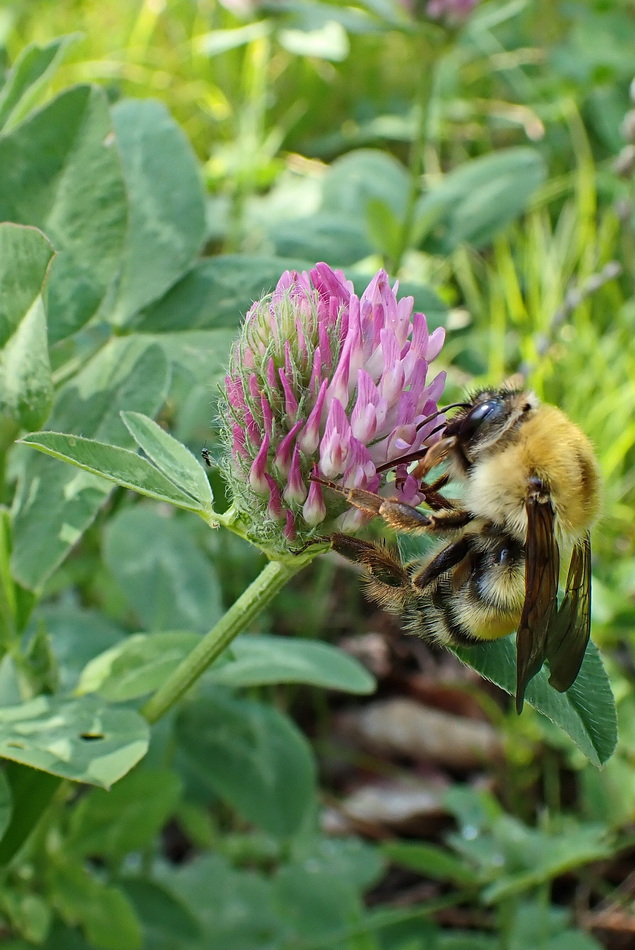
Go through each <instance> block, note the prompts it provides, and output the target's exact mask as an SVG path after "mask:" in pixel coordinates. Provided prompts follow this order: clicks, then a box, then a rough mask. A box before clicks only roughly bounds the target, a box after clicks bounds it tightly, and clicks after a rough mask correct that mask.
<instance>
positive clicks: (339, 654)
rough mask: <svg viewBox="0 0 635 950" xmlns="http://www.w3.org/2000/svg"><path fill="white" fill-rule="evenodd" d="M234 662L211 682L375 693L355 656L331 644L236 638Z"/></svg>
mask: <svg viewBox="0 0 635 950" xmlns="http://www.w3.org/2000/svg"><path fill="white" fill-rule="evenodd" d="M231 653H232V654H233V659H232V660H230V661H229V662H227V663H222V664H219V665H218V666H216V667H212V669H211V670H209V672H208V673H207V674H206V675H207V677H208V679H211V680H213V681H214V682H215V683H220V684H222V685H224V686H233V687H246V686H262V685H265V684H268V683H307V684H309V685H311V686H321V687H323V688H324V689H341V690H343V691H344V692H347V693H361V694H367V693H372V692H373V690H374V689H375V686H376V683H375V679H374V677H373V676H371V674H370V673H369V672H368V671H367V670H366V669H365V668H364V667H363V666H362V665H361V663H359V662H358V661H357V660H355V659H354V658H353V657H351V656H349V655H348V654H347V653H344V651H343V650H339V649H338V648H337V647H334V646H331V645H330V644H328V643H321V642H318V641H315V640H299V639H295V638H292V637H273V636H265V635H264V634H261V635H259V636H242V637H237V638H236V640H234V642H233V643H232V646H231Z"/></svg>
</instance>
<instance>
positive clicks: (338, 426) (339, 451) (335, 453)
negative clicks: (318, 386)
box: [319, 399, 352, 478]
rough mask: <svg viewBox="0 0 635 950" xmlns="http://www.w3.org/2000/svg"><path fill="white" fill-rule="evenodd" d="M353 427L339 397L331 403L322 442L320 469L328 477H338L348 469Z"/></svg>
mask: <svg viewBox="0 0 635 950" xmlns="http://www.w3.org/2000/svg"><path fill="white" fill-rule="evenodd" d="M351 440H352V434H351V427H350V423H349V421H348V419H347V417H346V413H345V412H344V408H343V406H342V404H341V402H340V401H339V399H334V400H333V402H332V403H331V405H330V408H329V413H328V417H327V420H326V426H325V428H324V435H323V437H322V441H321V442H320V462H319V464H320V469H321V470H322V472H323V473H324V475H325V476H326V477H327V478H336V477H337V476H338V475H341V474H342V472H343V471H344V470H345V469H346V466H347V464H348V460H349V457H350V452H351Z"/></svg>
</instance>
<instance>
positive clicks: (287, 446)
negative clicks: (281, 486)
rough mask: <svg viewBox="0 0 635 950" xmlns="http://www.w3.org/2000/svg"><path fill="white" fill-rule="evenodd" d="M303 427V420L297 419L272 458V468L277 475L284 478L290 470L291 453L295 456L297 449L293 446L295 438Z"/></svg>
mask: <svg viewBox="0 0 635 950" xmlns="http://www.w3.org/2000/svg"><path fill="white" fill-rule="evenodd" d="M303 425H304V419H298V421H297V422H296V424H295V425H294V426H293V428H292V429H291V430H290V431H289V432H288V433H287V434H286V435H285V437H284V439H283V440H282V442H281V443H280V445H279V446H278V448H277V449H276V454H275V455H274V457H273V468H274V470H275V472H276V474H277V475H280V477H281V478H286V477H287V475H288V474H289V471H290V469H291V463H292V453H293V455H295V452H296V451H297V447H296V446H295V437H296V435H297V434H298V432H299V431H300V429H301V428H302V426H303Z"/></svg>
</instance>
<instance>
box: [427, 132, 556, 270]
mask: <svg viewBox="0 0 635 950" xmlns="http://www.w3.org/2000/svg"><path fill="white" fill-rule="evenodd" d="M546 174H547V169H546V166H545V162H544V159H543V158H542V156H541V154H540V152H538V151H537V150H536V149H533V148H527V147H519V148H509V149H503V150H500V151H497V152H493V153H491V154H490V155H484V156H482V157H480V158H475V159H472V161H469V162H464V163H463V164H462V165H461V166H460V167H459V168H457V169H455V170H454V171H451V172H450V173H449V174H448V175H446V176H445V177H444V178H443V179H442V180H441V182H440V183H439V184H438V185H437V186H436V187H433V188H432V189H431V191H430V192H429V193H428V194H427V195H426V196H425V197H424V198H422V199H421V201H420V203H419V206H418V208H417V221H418V222H419V224H418V226H417V225H415V227H417V230H418V231H419V233H426V232H427V228H428V227H430V228H431V229H432V230H431V232H430V233H429V235H428V237H427V239H426V240H425V241H424V244H423V247H424V249H425V250H427V251H429V252H431V253H434V254H440V255H446V254H451V253H452V251H454V250H455V249H456V248H457V247H458V246H459V245H460V244H472V245H475V246H476V247H484V246H485V245H487V244H489V243H490V242H491V240H492V238H493V237H494V236H495V235H496V234H498V233H499V232H500V231H501V230H502V229H503V228H504V227H506V226H507V225H508V224H509V223H510V222H511V221H513V220H514V219H515V218H517V217H518V216H519V215H520V214H521V213H522V212H523V211H524V209H525V208H526V206H527V204H528V202H529V199H530V198H531V196H532V195H533V193H534V192H535V191H536V189H537V188H538V187H539V186H540V185H541V184H542V183H543V181H544V180H545V177H546ZM426 222H427V224H426Z"/></svg>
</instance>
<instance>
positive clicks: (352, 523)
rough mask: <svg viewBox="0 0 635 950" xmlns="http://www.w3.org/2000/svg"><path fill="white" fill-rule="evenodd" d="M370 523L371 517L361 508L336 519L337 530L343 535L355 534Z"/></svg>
mask: <svg viewBox="0 0 635 950" xmlns="http://www.w3.org/2000/svg"><path fill="white" fill-rule="evenodd" d="M369 521H370V515H367V514H365V513H364V512H363V511H360V509H359V508H351V509H350V510H349V511H345V512H344V514H342V515H339V517H337V518H336V519H335V529H336V530H337V531H339V532H341V533H342V534H355V532H356V531H359V530H360V528H363V527H364V525H367V524H368V522H369Z"/></svg>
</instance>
